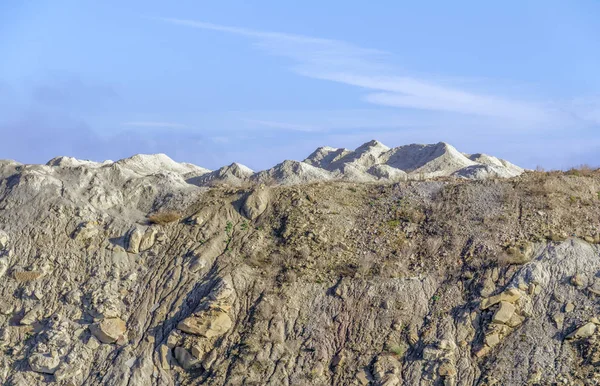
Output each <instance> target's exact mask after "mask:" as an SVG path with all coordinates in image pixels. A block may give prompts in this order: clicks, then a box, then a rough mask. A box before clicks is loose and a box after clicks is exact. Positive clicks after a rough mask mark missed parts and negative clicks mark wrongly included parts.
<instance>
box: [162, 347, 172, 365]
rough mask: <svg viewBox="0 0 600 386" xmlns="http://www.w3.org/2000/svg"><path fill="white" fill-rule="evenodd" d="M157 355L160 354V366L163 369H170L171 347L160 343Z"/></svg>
mask: <svg viewBox="0 0 600 386" xmlns="http://www.w3.org/2000/svg"><path fill="white" fill-rule="evenodd" d="M159 355H160V357H159V358H160V366H161V367H162V369H163V370H170V369H171V358H172V354H171V349H170V348H169V346H167V345H165V344H161V345H160V348H159Z"/></svg>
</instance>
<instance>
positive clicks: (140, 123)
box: [122, 121, 188, 129]
mask: <svg viewBox="0 0 600 386" xmlns="http://www.w3.org/2000/svg"><path fill="white" fill-rule="evenodd" d="M122 125H123V126H128V127H139V128H144V127H146V128H160V129H185V128H187V127H188V126H187V125H184V124H181V123H175V122H154V121H135V122H123V123H122Z"/></svg>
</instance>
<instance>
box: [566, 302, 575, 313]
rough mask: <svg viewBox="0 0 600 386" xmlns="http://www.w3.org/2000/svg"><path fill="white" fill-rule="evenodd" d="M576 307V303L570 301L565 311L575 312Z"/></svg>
mask: <svg viewBox="0 0 600 386" xmlns="http://www.w3.org/2000/svg"><path fill="white" fill-rule="evenodd" d="M574 309H575V304H573V303H571V302H569V303H567V304H566V305H565V312H573V310H574Z"/></svg>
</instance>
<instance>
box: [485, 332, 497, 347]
mask: <svg viewBox="0 0 600 386" xmlns="http://www.w3.org/2000/svg"><path fill="white" fill-rule="evenodd" d="M498 343H500V337H499V336H498V334H490V335H487V336H486V337H485V344H487V345H488V346H490V347H494V346H496V345H497V344H498Z"/></svg>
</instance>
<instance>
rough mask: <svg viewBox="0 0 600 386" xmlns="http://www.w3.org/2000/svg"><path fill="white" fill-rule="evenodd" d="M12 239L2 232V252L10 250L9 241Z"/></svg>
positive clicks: (0, 238)
mask: <svg viewBox="0 0 600 386" xmlns="http://www.w3.org/2000/svg"><path fill="white" fill-rule="evenodd" d="M9 240H10V238H9V237H8V233H6V232H5V231H0V250H2V249H6V248H8V241H9Z"/></svg>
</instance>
